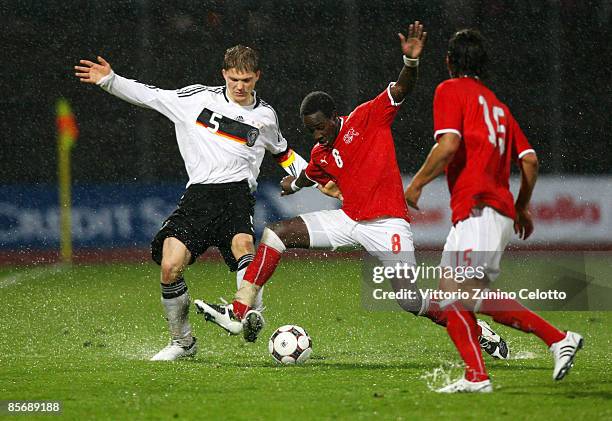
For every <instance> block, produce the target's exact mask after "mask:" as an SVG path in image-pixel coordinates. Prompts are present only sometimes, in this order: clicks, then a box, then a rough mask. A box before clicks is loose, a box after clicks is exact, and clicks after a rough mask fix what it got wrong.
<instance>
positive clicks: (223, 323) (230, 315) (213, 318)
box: [193, 300, 242, 335]
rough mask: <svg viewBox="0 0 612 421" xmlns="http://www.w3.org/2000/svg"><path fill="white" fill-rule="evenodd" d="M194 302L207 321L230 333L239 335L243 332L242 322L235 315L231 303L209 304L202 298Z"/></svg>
mask: <svg viewBox="0 0 612 421" xmlns="http://www.w3.org/2000/svg"><path fill="white" fill-rule="evenodd" d="M193 304H194V305H195V307H196V311H197V312H198V313H199V314H203V315H204V320H206V321H207V322H213V323H214V324H216V325H217V326H219V327H221V328H222V329H225V330H226V331H227V332H228V333H229V334H230V335H238V334H239V333H240V332H242V322H241V321H240V320H239V319H238V318H237V317H236V316H235V315H234V312H233V311H232V305H231V304H224V305H221V304H208V303H205V302H204V301H202V300H195V301H194V302H193Z"/></svg>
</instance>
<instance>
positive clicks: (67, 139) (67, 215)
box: [55, 98, 79, 263]
mask: <svg viewBox="0 0 612 421" xmlns="http://www.w3.org/2000/svg"><path fill="white" fill-rule="evenodd" d="M55 110H56V123H57V174H58V181H59V209H60V260H61V262H62V263H72V198H71V189H70V187H71V178H70V151H71V149H72V147H73V146H74V143H75V142H76V140H77V137H78V136H79V129H78V128H77V124H76V119H75V118H74V114H72V110H71V109H70V103H68V101H67V100H66V99H65V98H60V99H58V100H57V103H56V105H55Z"/></svg>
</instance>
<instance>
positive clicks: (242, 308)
mask: <svg viewBox="0 0 612 421" xmlns="http://www.w3.org/2000/svg"><path fill="white" fill-rule="evenodd" d="M232 307H233V311H234V316H236V317H238V318H239V319H240V320H242V319H244V316H245V315H246V314H247V312H248V311H249V310H250V309H251V307H249V306H248V305H246V304H243V303H241V302H240V301H238V300H234V302H233V303H232Z"/></svg>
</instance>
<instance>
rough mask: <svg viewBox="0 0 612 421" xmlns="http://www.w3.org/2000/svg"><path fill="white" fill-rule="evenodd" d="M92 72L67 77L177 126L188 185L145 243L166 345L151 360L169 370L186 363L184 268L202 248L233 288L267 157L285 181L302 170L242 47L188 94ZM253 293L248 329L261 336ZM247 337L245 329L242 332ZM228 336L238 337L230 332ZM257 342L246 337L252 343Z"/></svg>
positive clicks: (190, 339)
mask: <svg viewBox="0 0 612 421" xmlns="http://www.w3.org/2000/svg"><path fill="white" fill-rule="evenodd" d="M97 60H98V63H95V62H92V61H89V60H80V64H79V65H78V66H75V70H76V73H75V75H76V76H77V77H78V78H79V79H80V81H81V82H84V83H89V84H95V85H98V86H100V87H101V88H102V89H104V90H105V91H107V92H109V93H111V94H113V95H115V96H117V97H119V98H121V99H123V100H124V101H127V102H129V103H131V104H134V105H138V106H141V107H145V108H150V109H154V110H156V111H159V112H160V113H162V114H163V115H165V116H166V117H168V118H169V119H170V120H171V121H172V122H173V123H174V125H175V130H176V139H177V142H178V145H179V150H180V153H181V156H182V158H183V160H184V162H185V168H186V169H187V174H188V176H189V182H188V183H187V190H186V192H185V194H184V195H183V196H182V197H181V199H180V201H179V203H178V207H177V209H176V210H175V211H174V212H173V213H172V214H171V215H170V216H169V217H168V218H167V219H166V220H165V221H164V223H163V225H162V227H161V229H160V230H159V232H158V233H157V235H156V236H155V238H154V239H153V241H152V243H151V251H152V257H153V260H154V261H155V262H157V263H158V264H159V265H161V290H162V298H161V301H162V304H163V307H164V309H165V312H166V316H167V319H168V324H169V329H170V335H171V338H172V339H171V341H170V344H169V345H168V346H167V347H165V348H164V349H162V350H161V351H160V352H159V353H157V354H156V355H155V356H154V357H153V358H152V360H164V361H172V360H175V359H177V358H180V357H185V356H190V355H194V354H195V353H196V351H197V345H196V338H195V337H194V336H193V335H192V333H191V325H190V323H189V319H188V313H189V303H190V298H189V294H188V292H187V285H186V283H185V279H184V277H183V271H184V269H185V267H186V266H187V265H189V264H191V263H193V262H194V261H195V259H196V258H197V257H198V256H199V255H201V254H202V253H204V252H205V251H206V250H207V249H208V248H209V247H211V246H216V247H218V248H219V250H220V251H221V254H222V255H223V258H224V260H225V262H226V264H227V265H228V267H229V268H230V271H235V272H237V276H236V281H237V285H238V286H240V285H241V282H242V277H243V275H244V273H245V271H246V268H247V266H248V265H249V263H250V262H251V261H252V260H253V253H254V245H253V211H254V205H255V199H254V197H253V195H252V192H253V191H254V190H255V188H256V186H257V182H256V179H257V176H258V175H259V168H260V165H261V162H262V160H263V157H264V154H265V152H266V151H268V152H270V153H272V154H273V155H274V157H275V158H276V160H277V162H278V163H279V164H280V165H281V166H282V167H283V168H284V169H285V171H286V172H287V173H289V174H290V175H293V176H297V175H298V174H299V173H300V172H301V171H302V170H303V169H304V168H305V167H306V165H307V163H306V161H305V160H304V159H303V158H302V157H300V156H299V155H298V154H297V153H295V152H294V151H293V150H291V149H290V148H289V147H288V145H287V141H286V140H285V138H284V137H283V135H282V134H281V131H280V128H279V123H278V118H277V115H276V112H275V111H274V109H273V108H272V107H271V106H270V105H268V104H267V103H265V102H264V101H263V100H261V99H260V98H259V97H258V96H257V94H256V92H255V85H256V83H257V81H258V80H259V77H260V69H259V57H258V54H257V52H256V51H255V50H253V49H252V48H249V47H245V46H242V45H237V46H235V47H232V48H229V49H228V50H227V51H226V52H225V56H224V61H223V69H222V73H223V78H224V79H225V86H216V87H210V86H204V85H191V86H188V87H186V88H183V89H178V90H164V89H159V88H156V87H154V86H150V85H145V84H142V83H139V82H137V81H135V80H131V79H126V78H124V77H122V76H119V75H118V74H116V73H115V72H114V71H113V70H112V68H111V66H110V64H109V63H108V62H107V61H106V60H104V59H103V58H102V57H98V58H97ZM258 308H261V294H259V296H258V298H257V304H256V306H255V308H254V317H249V319H248V320H249V321H250V322H251V323H253V324H254V326H250V328H249V329H248V331H249V332H251V333H252V332H258V330H260V329H261V328H262V327H263V318H261V314H260V313H259V312H258ZM245 331H247V330H245ZM232 333H239V331H238V332H232ZM255 338H256V335H255V336H251V337H245V339H247V340H255Z"/></svg>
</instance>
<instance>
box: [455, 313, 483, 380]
mask: <svg viewBox="0 0 612 421" xmlns="http://www.w3.org/2000/svg"><path fill="white" fill-rule="evenodd" d="M444 312H445V313H446V318H447V320H448V321H447V325H446V331H447V332H448V335H449V336H450V337H451V339H452V340H453V342H454V343H455V346H456V347H457V350H458V351H459V354H460V355H461V358H462V359H463V361H464V362H465V379H466V380H468V381H471V382H481V381H483V380H487V379H488V378H489V376H488V375H487V370H486V368H485V365H484V361H483V360H482V354H481V353H480V345H479V343H478V325H477V324H476V317H475V316H474V313H472V312H471V311H467V310H466V309H465V308H464V307H463V306H462V305H461V304H460V303H454V304H452V305H450V306H448V307H446V308H445V309H444Z"/></svg>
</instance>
